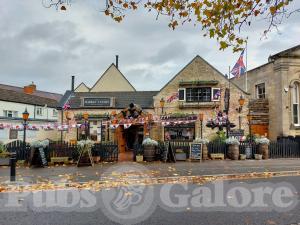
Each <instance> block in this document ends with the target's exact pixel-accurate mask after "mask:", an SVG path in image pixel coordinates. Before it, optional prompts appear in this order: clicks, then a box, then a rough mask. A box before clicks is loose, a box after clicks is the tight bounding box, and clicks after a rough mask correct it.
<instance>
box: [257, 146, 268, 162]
mask: <svg viewBox="0 0 300 225" xmlns="http://www.w3.org/2000/svg"><path fill="white" fill-rule="evenodd" d="M259 154H261V155H262V159H269V145H267V144H260V145H259Z"/></svg>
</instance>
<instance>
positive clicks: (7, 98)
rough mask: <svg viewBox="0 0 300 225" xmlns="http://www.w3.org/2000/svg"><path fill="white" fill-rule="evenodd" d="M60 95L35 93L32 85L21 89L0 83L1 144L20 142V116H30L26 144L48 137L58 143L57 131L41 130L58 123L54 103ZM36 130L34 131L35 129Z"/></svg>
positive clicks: (21, 133)
mask: <svg viewBox="0 0 300 225" xmlns="http://www.w3.org/2000/svg"><path fill="white" fill-rule="evenodd" d="M60 98H61V95H59V94H54V93H48V92H42V91H37V90H36V86H35V85H34V84H31V85H28V86H25V87H24V88H20V87H14V86H8V85H2V84H0V141H2V142H4V143H8V142H11V141H14V140H23V131H22V123H23V118H22V113H23V112H24V111H25V109H27V111H28V113H29V120H28V126H29V128H31V129H28V130H27V132H26V134H27V138H26V141H28V142H31V141H35V140H43V139H46V138H49V139H51V140H57V139H58V138H59V132H57V130H44V129H41V126H42V125H47V124H54V123H57V122H58V110H57V104H58V101H59V100H60ZM35 127H37V128H39V129H38V130H35V129H34V128H35Z"/></svg>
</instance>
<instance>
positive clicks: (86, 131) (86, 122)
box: [83, 112, 89, 140]
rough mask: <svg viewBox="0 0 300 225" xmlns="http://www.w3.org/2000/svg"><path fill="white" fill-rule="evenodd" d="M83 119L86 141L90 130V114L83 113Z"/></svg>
mask: <svg viewBox="0 0 300 225" xmlns="http://www.w3.org/2000/svg"><path fill="white" fill-rule="evenodd" d="M83 119H84V128H85V140H87V138H88V129H89V122H88V119H89V114H88V113H87V112H85V113H83Z"/></svg>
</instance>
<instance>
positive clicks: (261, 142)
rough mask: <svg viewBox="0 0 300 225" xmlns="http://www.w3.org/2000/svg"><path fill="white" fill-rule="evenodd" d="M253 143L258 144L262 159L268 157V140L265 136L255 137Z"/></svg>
mask: <svg viewBox="0 0 300 225" xmlns="http://www.w3.org/2000/svg"><path fill="white" fill-rule="evenodd" d="M255 143H256V144H258V152H259V154H261V155H262V159H269V144H270V140H269V139H268V138H266V137H261V138H256V139H255Z"/></svg>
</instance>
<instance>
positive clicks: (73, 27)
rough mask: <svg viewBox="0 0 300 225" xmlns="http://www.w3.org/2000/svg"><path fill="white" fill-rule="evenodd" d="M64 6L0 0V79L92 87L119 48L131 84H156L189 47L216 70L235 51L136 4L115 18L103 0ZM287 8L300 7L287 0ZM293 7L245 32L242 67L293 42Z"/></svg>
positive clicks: (299, 17)
mask: <svg viewBox="0 0 300 225" xmlns="http://www.w3.org/2000/svg"><path fill="white" fill-rule="evenodd" d="M72 2H73V4H72V6H71V7H70V8H68V10H67V11H66V12H62V11H56V10H55V9H54V8H53V9H46V8H44V7H43V6H42V0H26V1H19V0H1V1H0V18H1V19H0V29H1V32H0V83H4V84H10V85H17V86H24V85H26V84H29V83H30V82H31V81H34V83H36V84H37V86H38V89H40V90H46V91H51V92H58V93H64V92H65V90H66V89H70V85H71V84H70V80H71V75H75V76H76V85H78V84H79V83H81V82H85V83H86V84H87V85H88V86H90V87H91V86H92V85H93V84H94V83H95V81H96V80H97V79H98V78H99V76H100V75H101V74H102V73H103V72H104V71H105V70H106V69H107V67H108V66H109V65H110V64H111V63H113V62H114V61H115V55H116V54H118V55H120V60H119V68H120V70H121V71H122V72H123V74H124V75H125V76H126V77H127V79H128V80H129V81H130V82H131V83H132V84H133V86H134V87H135V88H136V89H137V90H159V89H160V88H161V87H162V86H163V85H164V84H165V83H166V82H167V81H168V80H169V79H171V78H172V77H173V76H174V75H175V74H176V73H177V72H178V71H179V70H180V69H182V68H183V67H184V66H185V65H186V64H187V63H188V62H189V61H191V60H192V59H193V58H194V57H195V56H196V55H197V54H198V55H200V56H202V57H203V58H204V59H205V60H207V61H208V62H209V63H210V64H212V65H213V66H214V67H216V68H217V69H218V70H220V71H221V72H222V73H227V72H228V67H229V66H233V65H234V64H235V62H236V60H237V58H238V56H239V54H233V53H232V50H231V49H228V50H226V51H219V50H218V48H219V46H218V44H217V43H216V41H215V40H210V39H208V38H204V37H203V36H202V34H203V33H202V32H201V30H200V28H199V27H198V28H197V27H194V26H189V25H188V26H184V27H180V28H178V29H176V30H175V31H173V30H171V29H170V28H169V27H168V26H167V24H168V21H167V20H166V19H164V18H160V19H159V20H158V21H157V20H156V19H155V15H153V14H149V13H145V11H144V10H139V11H138V12H135V13H132V14H129V15H127V16H126V19H125V21H123V22H122V23H120V24H118V23H115V22H114V21H112V20H111V19H110V18H109V17H106V16H104V15H103V14H102V13H101V12H100V10H101V9H102V7H103V5H104V4H103V2H104V0H76V1H75V0H73V1H72ZM291 7H292V8H294V9H296V8H300V1H295V3H293V4H292V5H291ZM299 22H300V13H299V14H295V15H293V16H291V17H290V18H289V19H288V20H286V21H284V23H283V24H282V25H280V26H279V31H280V34H279V33H278V32H277V31H273V32H272V33H271V34H269V35H268V38H267V39H263V40H261V36H262V32H263V30H264V28H265V24H264V23H263V22H261V21H260V22H257V23H256V24H255V26H253V27H252V28H250V29H249V30H248V31H246V33H247V35H249V44H248V69H251V68H254V67H256V66H259V65H261V64H263V63H266V62H267V59H268V56H269V55H271V54H274V53H277V52H279V51H282V50H285V49H287V48H290V47H293V46H295V45H299V44H300V26H299Z"/></svg>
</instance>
